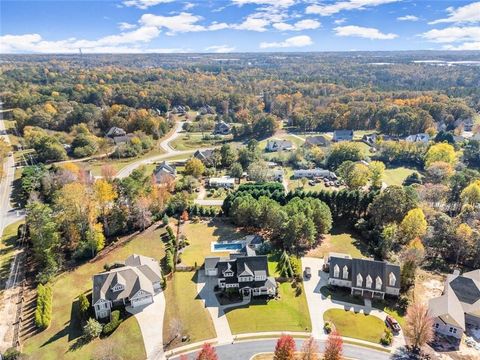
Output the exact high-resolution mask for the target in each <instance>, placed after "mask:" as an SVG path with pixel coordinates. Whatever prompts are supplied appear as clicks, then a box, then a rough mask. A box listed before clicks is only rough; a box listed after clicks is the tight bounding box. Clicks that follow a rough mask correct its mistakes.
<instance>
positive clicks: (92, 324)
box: [83, 318, 102, 340]
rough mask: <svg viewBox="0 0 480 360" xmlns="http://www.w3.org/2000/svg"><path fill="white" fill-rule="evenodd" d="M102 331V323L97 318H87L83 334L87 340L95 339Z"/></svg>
mask: <svg viewBox="0 0 480 360" xmlns="http://www.w3.org/2000/svg"><path fill="white" fill-rule="evenodd" d="M101 333H102V324H100V323H99V322H98V321H97V320H95V319H93V318H90V319H88V320H87V324H86V325H85V326H84V327H83V336H84V337H85V339H86V340H93V339H95V338H97V337H99V336H100V334H101Z"/></svg>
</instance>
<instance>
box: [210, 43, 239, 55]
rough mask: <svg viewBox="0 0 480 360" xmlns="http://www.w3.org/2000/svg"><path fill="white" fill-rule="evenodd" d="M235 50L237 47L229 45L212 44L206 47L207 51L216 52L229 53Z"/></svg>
mask: <svg viewBox="0 0 480 360" xmlns="http://www.w3.org/2000/svg"><path fill="white" fill-rule="evenodd" d="M234 50H235V47H233V46H228V45H212V46H209V47H207V48H205V51H208V52H214V53H229V52H232V51H234Z"/></svg>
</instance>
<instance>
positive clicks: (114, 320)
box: [102, 310, 122, 335]
mask: <svg viewBox="0 0 480 360" xmlns="http://www.w3.org/2000/svg"><path fill="white" fill-rule="evenodd" d="M121 322H122V319H120V311H118V310H115V311H112V315H111V317H110V322H109V323H108V324H106V325H105V326H104V327H103V331H102V333H103V334H104V335H110V334H111V333H113V332H114V331H115V329H116V328H117V327H118V326H119V325H120V323H121Z"/></svg>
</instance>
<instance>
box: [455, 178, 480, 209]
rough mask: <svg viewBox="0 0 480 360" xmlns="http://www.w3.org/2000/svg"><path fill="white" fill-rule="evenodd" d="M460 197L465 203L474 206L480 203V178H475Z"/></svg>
mask: <svg viewBox="0 0 480 360" xmlns="http://www.w3.org/2000/svg"><path fill="white" fill-rule="evenodd" d="M460 198H461V199H462V202H463V203H464V204H469V205H472V206H475V205H478V204H479V203H480V180H475V181H473V182H472V183H471V184H469V185H468V186H467V187H466V188H465V189H463V191H462V193H461V194H460Z"/></svg>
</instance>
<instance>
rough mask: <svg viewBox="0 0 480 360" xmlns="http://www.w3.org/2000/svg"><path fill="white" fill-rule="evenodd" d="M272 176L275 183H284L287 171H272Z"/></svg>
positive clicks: (280, 169)
mask: <svg viewBox="0 0 480 360" xmlns="http://www.w3.org/2000/svg"><path fill="white" fill-rule="evenodd" d="M270 175H271V178H272V180H273V181H279V182H283V179H284V177H285V171H283V169H282V168H277V169H272V170H271V171H270Z"/></svg>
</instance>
